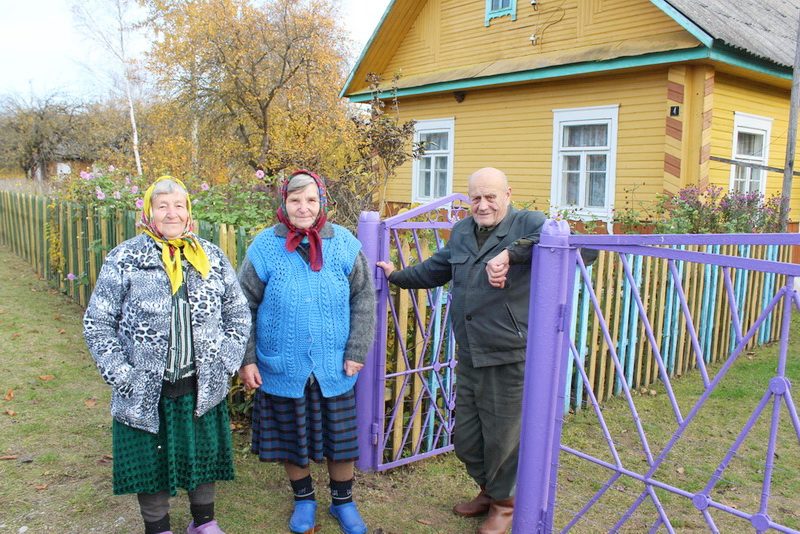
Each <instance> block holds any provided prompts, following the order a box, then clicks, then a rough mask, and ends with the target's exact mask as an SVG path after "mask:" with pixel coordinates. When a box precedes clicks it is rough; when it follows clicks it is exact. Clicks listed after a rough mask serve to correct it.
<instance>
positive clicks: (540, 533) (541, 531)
mask: <svg viewBox="0 0 800 534" xmlns="http://www.w3.org/2000/svg"><path fill="white" fill-rule="evenodd" d="M549 513H550V509H549V508H545V509H544V510H542V515H541V516H539V522H538V523H537V524H536V534H545V533H547V532H550V530H549V529H548V525H549V524H550V520H549V518H548V516H549Z"/></svg>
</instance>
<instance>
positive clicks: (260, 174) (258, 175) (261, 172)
mask: <svg viewBox="0 0 800 534" xmlns="http://www.w3.org/2000/svg"><path fill="white" fill-rule="evenodd" d="M263 177H264V171H262V170H261V169H258V170H257V171H256V178H263Z"/></svg>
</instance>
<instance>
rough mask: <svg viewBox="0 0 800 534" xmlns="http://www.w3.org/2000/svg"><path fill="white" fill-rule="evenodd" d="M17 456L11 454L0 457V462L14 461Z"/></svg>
mask: <svg viewBox="0 0 800 534" xmlns="http://www.w3.org/2000/svg"><path fill="white" fill-rule="evenodd" d="M17 458H19V456H17V455H15V454H12V455H10V456H0V460H16V459H17Z"/></svg>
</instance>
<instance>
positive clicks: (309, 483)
mask: <svg viewBox="0 0 800 534" xmlns="http://www.w3.org/2000/svg"><path fill="white" fill-rule="evenodd" d="M289 482H290V483H291V484H292V491H293V492H294V500H296V501H314V500H316V496H315V495H314V481H313V480H311V475H308V476H307V477H305V478H301V479H300V480H290V481H289Z"/></svg>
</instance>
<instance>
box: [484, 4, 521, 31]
mask: <svg viewBox="0 0 800 534" xmlns="http://www.w3.org/2000/svg"><path fill="white" fill-rule="evenodd" d="M506 15H511V20H517V0H508V7H502V8H500V9H492V0H486V18H485V19H484V21H483V25H484V26H489V21H490V20H492V19H496V18H498V17H505V16H506Z"/></svg>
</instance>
